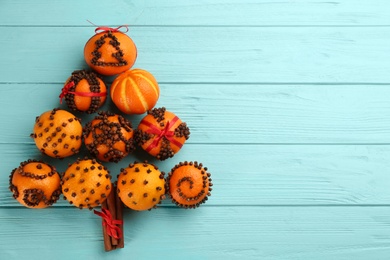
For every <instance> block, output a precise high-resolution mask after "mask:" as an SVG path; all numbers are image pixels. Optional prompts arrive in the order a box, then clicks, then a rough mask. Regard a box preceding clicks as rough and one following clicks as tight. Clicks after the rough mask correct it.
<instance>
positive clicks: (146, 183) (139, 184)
mask: <svg viewBox="0 0 390 260" xmlns="http://www.w3.org/2000/svg"><path fill="white" fill-rule="evenodd" d="M117 192H118V196H119V198H120V199H121V200H122V202H123V203H124V204H125V205H126V206H127V207H129V208H131V209H133V210H138V211H142V210H149V209H152V208H153V207H155V206H156V205H157V204H159V203H160V201H161V200H162V199H164V198H165V195H164V194H165V179H164V173H162V172H160V171H159V170H158V169H157V167H156V166H154V165H152V164H148V163H134V164H130V165H129V167H127V168H125V169H122V170H121V173H120V174H119V175H118V184H117Z"/></svg>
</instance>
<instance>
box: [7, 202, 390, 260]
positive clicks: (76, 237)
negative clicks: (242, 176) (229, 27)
mask: <svg viewBox="0 0 390 260" xmlns="http://www.w3.org/2000/svg"><path fill="white" fill-rule="evenodd" d="M249 213H250V214H249ZM24 215H25V210H24V209H7V210H2V211H0V221H1V222H0V223H4V222H7V225H6V226H3V225H2V228H1V229H0V237H5V236H6V237H8V238H9V239H6V240H4V239H3V240H2V243H1V244H0V250H1V252H2V256H3V257H5V258H6V259H21V258H23V257H25V256H27V255H28V256H29V257H30V258H31V259H49V258H56V259H69V258H70V257H72V258H74V259H113V258H115V259H129V257H130V256H131V257H132V258H135V259H152V258H156V257H161V258H170V259H222V258H223V259H238V258H240V257H245V259H293V260H295V259H357V260H365V259H373V258H374V259H376V260H382V259H383V260H385V259H387V256H388V255H389V254H390V248H389V246H388V244H389V238H388V234H389V232H390V220H389V219H390V214H389V211H388V210H384V209H383V208H382V207H379V208H370V207H256V208H252V207H249V208H248V207H204V208H200V209H198V210H194V211H192V210H184V209H177V208H169V209H168V208H160V209H158V210H153V211H150V212H130V211H127V210H125V212H124V217H125V219H124V220H125V223H126V239H125V247H124V248H123V249H120V250H115V251H112V252H109V253H105V252H104V249H103V241H102V238H101V237H100V235H101V230H100V227H101V222H100V220H99V219H98V218H97V217H96V216H95V215H93V213H92V212H90V211H80V210H78V209H63V210H61V211H59V210H57V209H49V210H31V212H30V213H29V217H28V218H26V217H23V216H24ZM42 226H43V227H49V228H48V229H42ZM15 239H17V240H18V242H17V243H14V241H15ZM21 245H23V246H21Z"/></svg>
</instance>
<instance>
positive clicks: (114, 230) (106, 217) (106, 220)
mask: <svg viewBox="0 0 390 260" xmlns="http://www.w3.org/2000/svg"><path fill="white" fill-rule="evenodd" d="M93 213H95V214H96V215H98V216H99V217H101V218H102V219H103V222H102V225H103V227H105V228H106V231H107V234H108V235H109V236H110V237H113V238H116V239H120V238H122V236H123V234H122V230H121V229H120V228H119V227H118V226H117V225H123V221H122V220H117V219H112V215H111V213H110V211H109V210H107V209H102V212H100V211H96V210H94V211H93Z"/></svg>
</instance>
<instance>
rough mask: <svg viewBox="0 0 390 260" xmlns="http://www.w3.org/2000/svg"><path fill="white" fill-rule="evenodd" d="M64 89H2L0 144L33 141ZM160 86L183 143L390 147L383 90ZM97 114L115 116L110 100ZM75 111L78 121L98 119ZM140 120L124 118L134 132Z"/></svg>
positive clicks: (389, 110) (389, 91) (389, 112)
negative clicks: (183, 128) (183, 131)
mask: <svg viewBox="0 0 390 260" xmlns="http://www.w3.org/2000/svg"><path fill="white" fill-rule="evenodd" d="M69 75H70V73H69ZM67 77H68V75H67V76H65V77H63V78H62V80H63V81H65V80H66V78H67ZM108 85H109V83H108ZM62 86H63V84H1V85H0V103H1V104H2V105H3V107H5V108H7V109H6V110H3V112H0V120H1V122H3V126H2V127H1V128H0V143H33V140H32V139H31V138H30V133H31V131H32V128H33V125H34V123H35V117H36V116H38V115H40V114H41V113H43V112H44V111H47V110H51V109H52V108H55V107H61V108H64V109H67V106H66V104H65V103H64V104H62V105H61V104H60V102H59V98H58V96H59V94H60V92H61V88H62ZM160 88H161V97H160V99H159V101H158V103H157V107H161V106H165V107H166V108H167V109H168V110H170V111H172V112H174V113H176V114H177V115H178V116H179V117H180V118H181V119H182V120H183V121H185V122H187V124H188V126H189V127H190V129H191V136H190V139H189V140H188V143H195V144H201V143H208V144H226V143H229V144H236V143H237V144H244V143H245V144H315V143H321V144H334V143H336V144H356V143H358V144H361V143H365V144H378V143H382V144H383V143H386V144H389V143H390V141H389V140H390V128H389V125H390V103H389V102H388V97H389V96H390V88H389V87H388V86H387V85H331V86H327V85H326V86H325V85H256V84H255V85H239V84H237V85H236V84H214V85H212V84H160ZM12 96H15V97H18V100H19V102H15V100H14V99H11V98H10V97H12ZM21 103H22V104H24V105H23V106H21ZM26 107H28V109H27V108H26ZM102 110H110V111H113V112H116V113H119V111H118V110H117V109H116V108H115V106H114V105H113V103H112V102H111V100H110V98H109V99H108V100H107V102H106V104H105V106H104V107H103V108H102ZM75 114H76V115H77V116H78V117H80V118H81V119H82V123H83V124H86V123H87V122H88V121H90V120H91V119H92V118H93V117H94V116H95V115H83V114H82V113H75ZM142 117H143V115H141V116H127V118H128V119H129V120H131V121H132V122H133V125H134V127H137V125H138V123H139V121H140V119H141V118H142ZM14 118H19V120H15V119H14Z"/></svg>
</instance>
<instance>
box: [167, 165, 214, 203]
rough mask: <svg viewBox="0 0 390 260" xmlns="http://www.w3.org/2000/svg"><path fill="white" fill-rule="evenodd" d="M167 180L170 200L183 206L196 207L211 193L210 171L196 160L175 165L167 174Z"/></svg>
mask: <svg viewBox="0 0 390 260" xmlns="http://www.w3.org/2000/svg"><path fill="white" fill-rule="evenodd" d="M167 182H168V186H169V189H168V190H169V194H170V196H171V198H172V202H174V203H175V204H176V205H178V206H181V207H184V208H196V207H198V206H199V205H200V204H202V203H204V202H205V201H206V200H207V197H208V196H210V195H211V194H210V192H211V190H212V189H211V187H210V186H212V183H211V178H210V173H207V168H205V167H203V165H202V164H198V163H197V162H194V163H193V162H189V163H188V162H184V163H180V164H178V165H176V166H175V167H174V168H173V169H172V170H171V172H170V173H169V174H168V179H167Z"/></svg>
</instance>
